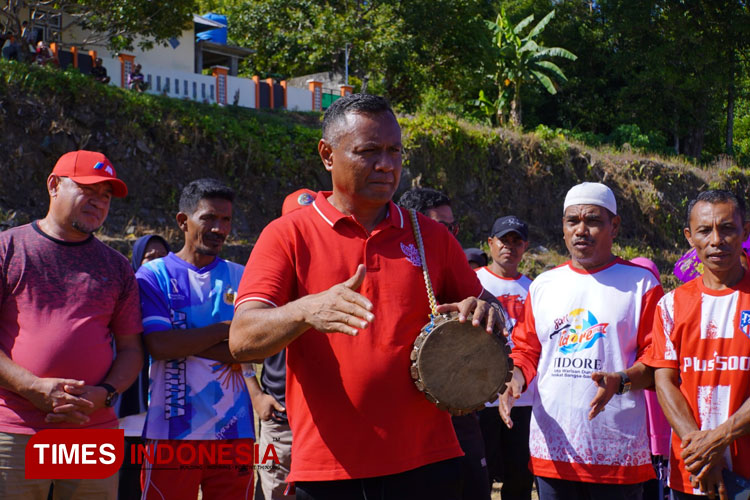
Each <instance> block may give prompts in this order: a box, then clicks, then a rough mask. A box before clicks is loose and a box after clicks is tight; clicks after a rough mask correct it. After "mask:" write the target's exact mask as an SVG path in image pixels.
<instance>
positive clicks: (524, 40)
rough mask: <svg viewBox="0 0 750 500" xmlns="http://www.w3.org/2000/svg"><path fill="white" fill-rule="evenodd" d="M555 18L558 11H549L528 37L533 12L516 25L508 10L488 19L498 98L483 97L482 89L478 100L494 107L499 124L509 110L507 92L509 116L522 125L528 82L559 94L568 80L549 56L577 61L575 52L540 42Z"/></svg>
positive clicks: (481, 103) (517, 124) (515, 123)
mask: <svg viewBox="0 0 750 500" xmlns="http://www.w3.org/2000/svg"><path fill="white" fill-rule="evenodd" d="M553 17H555V11H554V10H552V11H550V12H549V13H548V14H547V15H545V16H544V17H543V18H542V20H541V21H539V22H538V23H537V24H536V25H535V26H534V27H533V28H531V30H530V31H529V32H528V34H527V35H526V36H522V33H523V31H524V30H525V29H526V28H527V27H528V26H529V25H530V24H531V23H532V22H534V14H531V15H529V16H527V17H526V18H524V19H523V20H521V21H520V22H519V23H518V24H517V25H515V26H513V25H512V24H511V23H510V21H509V19H508V16H506V15H505V11H502V12H501V13H500V14H498V15H497V20H496V21H495V22H491V21H490V22H487V26H488V27H489V28H490V30H491V31H492V42H493V44H494V46H495V48H496V49H497V50H496V53H497V71H496V72H495V75H494V81H495V84H496V85H497V87H498V89H499V90H498V98H497V101H495V102H494V103H489V102H488V101H487V100H486V99H484V95H483V92H482V91H480V96H479V97H480V98H479V103H480V105H481V106H483V107H487V106H488V105H491V106H495V108H496V110H497V119H498V123H503V122H504V121H505V120H504V115H505V114H506V111H507V105H508V101H509V99H508V93H509V92H511V93H512V97H511V98H510V119H511V123H513V125H515V126H517V127H518V126H521V122H522V116H523V114H522V102H521V89H522V88H523V86H524V84H525V83H529V82H536V83H537V84H539V85H540V86H541V87H542V88H544V89H545V90H546V91H547V92H548V93H550V94H553V95H554V94H556V93H557V88H558V86H559V84H560V83H563V82H565V81H567V78H566V77H565V73H563V71H562V70H561V69H560V67H559V66H557V65H556V64H555V63H553V62H552V61H550V60H549V59H550V58H553V57H561V58H564V59H569V60H571V61H575V60H576V59H577V57H576V55H575V54H573V53H572V52H570V51H569V50H567V49H563V48H561V47H545V46H543V45H542V44H541V43H537V37H539V36H540V35H541V34H542V32H543V31H544V28H545V27H546V26H547V24H548V23H549V22H550V21H551V20H552V18H553Z"/></svg>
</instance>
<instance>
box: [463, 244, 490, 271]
mask: <svg viewBox="0 0 750 500" xmlns="http://www.w3.org/2000/svg"><path fill="white" fill-rule="evenodd" d="M464 253H465V254H466V260H468V261H469V262H476V263H477V264H479V265H480V266H481V267H484V266H486V265H487V263H488V260H487V254H486V253H484V252H483V251H481V250H480V249H478V248H464Z"/></svg>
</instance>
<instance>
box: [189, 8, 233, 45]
mask: <svg viewBox="0 0 750 500" xmlns="http://www.w3.org/2000/svg"><path fill="white" fill-rule="evenodd" d="M201 17H205V18H206V19H210V20H211V21H216V22H217V23H221V24H223V25H224V27H223V28H216V29H212V30H207V31H201V32H200V33H197V34H196V35H195V37H196V38H197V39H198V40H208V41H210V42H214V43H220V44H222V45H226V44H227V28H226V25H227V16H224V15H221V14H214V13H213V12H209V13H208V14H206V15H203V16H201ZM198 27H199V26H198Z"/></svg>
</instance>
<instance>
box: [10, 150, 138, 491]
mask: <svg viewBox="0 0 750 500" xmlns="http://www.w3.org/2000/svg"><path fill="white" fill-rule="evenodd" d="M47 191H48V193H49V196H50V205H49V211H48V213H47V216H46V217H45V218H43V219H41V220H38V221H34V222H32V223H31V224H27V225H25V226H20V227H16V228H13V229H10V230H8V231H5V232H3V233H2V234H0V498H3V499H16V498H23V499H38V500H45V499H46V498H47V495H48V493H49V490H50V484H51V483H52V482H53V481H52V480H50V479H25V477H24V470H25V464H24V449H25V447H26V444H27V443H28V442H29V440H30V438H31V437H32V435H34V434H36V433H37V432H38V431H40V430H43V429H61V428H71V427H73V428H88V429H97V428H98V429H101V428H115V427H117V417H116V416H115V412H114V408H113V406H114V404H115V402H116V401H117V397H118V395H119V393H120V392H121V391H123V390H125V389H127V388H128V387H129V386H130V384H132V382H133V380H135V378H136V376H137V375H138V372H139V371H140V369H141V363H142V360H143V350H142V347H141V338H140V335H139V334H140V332H141V330H142V328H141V311H140V307H139V304H138V286H137V284H136V281H135V276H134V275H133V269H132V268H131V267H130V263H129V262H128V260H127V259H126V258H125V257H124V256H122V255H120V254H119V253H118V252H117V251H115V250H113V249H111V248H110V247H108V246H106V245H105V244H103V243H102V242H100V241H99V240H97V239H96V238H95V237H94V236H93V233H94V232H95V231H97V230H98V229H99V227H101V225H102V224H103V223H104V220H105V219H106V218H107V214H108V212H109V203H110V200H111V199H112V197H113V196H116V197H124V196H125V195H127V192H128V191H127V187H126V186H125V183H124V182H123V181H121V180H120V179H118V178H117V175H116V173H115V169H114V167H113V166H112V163H111V162H110V161H109V160H108V159H107V158H106V157H105V156H104V155H103V154H101V153H96V152H92V151H74V152H70V153H67V154H65V155H63V156H62V157H61V158H60V159H59V160H58V162H57V164H56V165H55V168H54V170H53V171H52V173H51V174H50V176H49V177H48V178H47ZM112 338H114V349H113V345H112V342H111V339H112ZM115 352H116V353H117V355H116V357H115V356H114V353H115ZM113 358H114V359H113ZM82 360H85V361H84V362H82ZM54 484H55V498H73V497H75V498H77V499H79V498H84V499H87V498H91V499H101V498H106V499H114V498H115V497H116V495H117V475H114V476H112V477H110V478H106V479H79V480H74V479H65V480H60V479H56V480H54Z"/></svg>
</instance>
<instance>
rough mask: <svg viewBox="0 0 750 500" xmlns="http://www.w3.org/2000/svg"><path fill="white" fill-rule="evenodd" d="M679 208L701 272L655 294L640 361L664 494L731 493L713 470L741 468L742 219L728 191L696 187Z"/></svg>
mask: <svg viewBox="0 0 750 500" xmlns="http://www.w3.org/2000/svg"><path fill="white" fill-rule="evenodd" d="M687 215H688V217H687V224H686V227H685V237H686V238H687V240H688V241H689V242H690V245H691V246H692V247H693V248H695V250H696V252H697V254H698V258H699V259H700V260H701V262H703V268H704V274H703V275H702V276H698V277H697V278H695V279H693V280H692V281H689V282H688V283H686V284H684V285H682V286H681V287H679V288H677V289H676V290H674V291H672V292H670V293H669V294H667V295H665V296H664V298H663V299H662V300H661V301H660V302H659V305H658V307H657V313H656V315H655V319H654V330H653V352H652V356H651V359H650V360H647V361H646V363H647V364H649V365H651V366H653V367H655V368H656V373H655V381H656V389H657V392H658V394H659V401H660V402H661V405H662V408H663V409H664V413H665V415H666V416H667V419H668V420H669V422H670V424H671V425H672V429H673V434H672V450H671V452H670V457H669V462H670V464H669V465H670V477H669V486H670V487H671V488H672V491H673V492H674V496H675V497H676V498H677V499H688V498H700V497H699V496H698V495H708V496H709V498H714V497H716V496H717V493H718V495H719V496H720V497H721V498H722V499H724V498H734V497H733V496H732V497H730V496H729V492H728V487H729V486H730V485H729V484H725V479H724V476H723V474H726V472H727V471H732V472H734V473H736V474H739V475H740V476H744V477H750V437H749V436H748V435H747V434H748V431H750V403H748V402H747V400H748V398H749V397H750V377H748V372H750V273H747V272H745V270H744V269H743V267H742V263H741V261H740V256H741V255H742V242H743V241H745V239H746V238H747V236H748V231H750V224H749V223H748V222H747V221H746V220H745V208H744V204H743V202H742V200H741V199H740V198H737V197H736V196H735V195H734V194H732V193H730V192H728V191H705V192H703V193H701V194H699V195H698V197H697V198H696V199H695V200H693V201H691V202H690V204H689V205H688V213H687Z"/></svg>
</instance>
